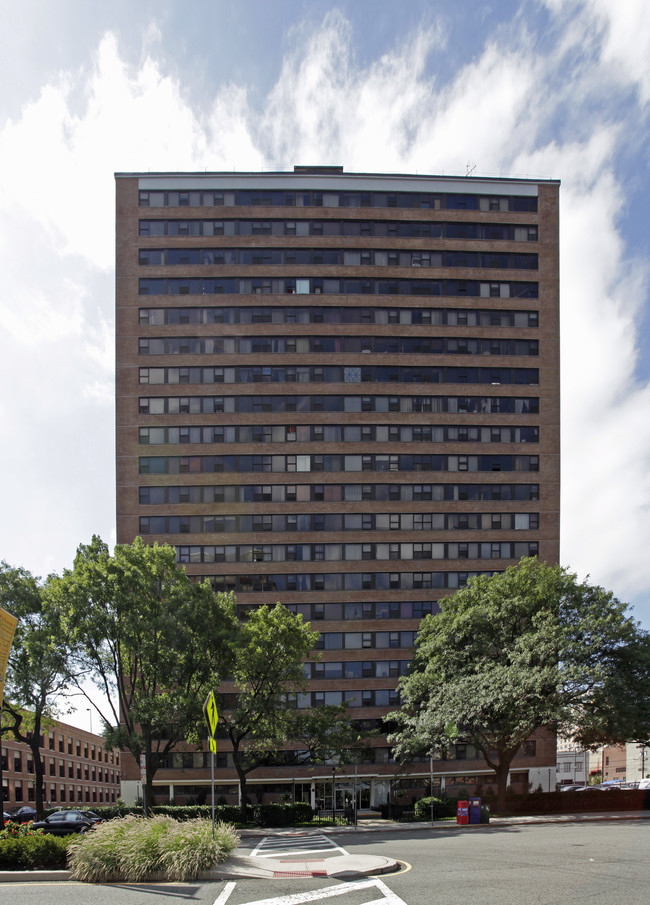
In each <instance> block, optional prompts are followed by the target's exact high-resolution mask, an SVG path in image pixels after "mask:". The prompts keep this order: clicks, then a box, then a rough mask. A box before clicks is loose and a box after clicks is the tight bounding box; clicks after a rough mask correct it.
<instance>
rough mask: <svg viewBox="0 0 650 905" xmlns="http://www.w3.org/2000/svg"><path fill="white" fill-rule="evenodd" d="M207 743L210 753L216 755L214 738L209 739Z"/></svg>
mask: <svg viewBox="0 0 650 905" xmlns="http://www.w3.org/2000/svg"><path fill="white" fill-rule="evenodd" d="M208 741H209V742H210V751H212V753H213V754H216V753H217V740H216V738H209V739H208Z"/></svg>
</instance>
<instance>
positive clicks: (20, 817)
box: [5, 806, 36, 823]
mask: <svg viewBox="0 0 650 905" xmlns="http://www.w3.org/2000/svg"><path fill="white" fill-rule="evenodd" d="M5 819H9V820H11V822H12V823H28V822H29V821H30V820H36V809H35V808H30V807H28V806H25V807H22V808H18V810H17V811H14V812H13V814H10V815H9V817H8V818H5Z"/></svg>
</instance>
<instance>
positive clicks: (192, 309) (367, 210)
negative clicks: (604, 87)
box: [116, 169, 560, 804]
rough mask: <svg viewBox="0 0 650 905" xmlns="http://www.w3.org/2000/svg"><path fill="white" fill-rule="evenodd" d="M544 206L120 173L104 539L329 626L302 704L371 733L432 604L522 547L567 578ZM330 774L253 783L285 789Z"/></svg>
mask: <svg viewBox="0 0 650 905" xmlns="http://www.w3.org/2000/svg"><path fill="white" fill-rule="evenodd" d="M558 189H559V186H558V184H557V183H556V182H539V183H538V182H534V181H529V180H498V179H497V180H474V179H463V178H438V177H415V176H371V175H358V174H344V173H342V172H338V171H336V170H331V171H329V172H328V171H313V172H310V171H309V169H307V171H303V172H296V173H286V174H283V173H268V174H262V173H258V174H246V173H242V174H218V173H215V174H195V175H193V174H173V173H172V174H148V175H147V174H133V175H132V174H120V175H118V177H117V278H116V295H117V316H116V323H117V513H118V526H117V539H118V542H121V543H127V542H131V541H132V540H133V538H134V537H135V536H137V535H138V534H142V536H143V537H144V538H145V540H150V541H151V542H153V541H155V540H158V541H165V542H167V543H171V544H174V545H176V546H177V549H178V551H179V559H180V560H181V561H182V562H185V563H186V567H187V570H188V572H189V573H190V574H192V575H197V576H209V577H210V578H211V579H212V580H213V581H214V582H215V586H216V587H217V588H219V589H221V588H223V589H229V588H232V589H234V590H236V592H237V595H238V601H239V604H240V606H241V607H247V606H255V605H258V604H262V603H275V602H276V601H277V600H281V602H282V603H284V604H285V605H286V606H288V607H290V608H292V609H295V610H296V611H298V612H302V613H303V615H304V616H305V618H306V619H308V620H309V621H311V622H312V624H313V625H314V626H315V627H316V628H318V630H319V631H320V632H321V633H322V642H321V643H322V652H321V664H322V665H321V666H318V667H317V666H315V665H312V666H310V667H309V668H310V672H311V678H312V684H311V692H310V694H311V695H312V697H311V698H310V699H309V701H307V702H306V704H307V705H309V704H311V705H314V704H317V703H320V702H321V700H322V701H324V702H326V703H330V702H336V701H339V700H346V699H347V700H348V701H349V703H350V710H351V715H352V716H353V717H354V718H355V719H358V720H363V721H366V722H365V723H362V724H361V725H362V726H364V725H365V726H366V727H367V726H369V725H371V724H372V722H373V721H374V722H376V721H378V720H379V719H380V718H381V717H382V716H383V715H384V714H385V713H387V712H389V711H390V710H391V709H394V708H395V706H397V701H396V699H395V696H394V691H395V688H396V684H397V677H398V676H399V674H400V672H403V670H404V669H405V668H406V667H405V664H406V663H407V662H408V660H409V657H410V648H411V645H412V642H413V637H414V633H415V632H416V631H417V627H418V624H419V621H420V618H421V616H422V615H423V614H424V613H426V612H428V611H430V610H433V611H435V605H436V601H437V600H439V599H440V597H442V596H443V595H444V594H447V593H452V592H453V589H454V588H455V587H457V586H459V585H462V583H463V582H464V581H465V580H466V577H467V574H468V573H472V572H474V573H476V572H481V571H492V570H500V569H504V568H506V567H507V566H508V565H510V564H512V563H513V562H514V561H516V560H517V559H518V558H519V557H520V556H521V555H527V554H529V553H531V554H534V553H537V554H538V555H539V557H540V558H541V559H542V560H544V561H546V562H550V563H554V562H557V560H558V555H559V481H560V459H559V262H558V254H559V252H558ZM337 255H338V257H337ZM307 259H308V263H305V261H306V260H307ZM330 665H331V668H330ZM317 670H318V671H317ZM553 745H554V743H552V742H549V743H548V745H547V744H546V742H544V743H543V744H542V743H540V744H538V745H537V750H536V753H535V754H533V755H530V754H529V755H526V756H523V755H522V757H520V758H519V759H518V760H517V762H516V763H515V765H514V766H513V774H516V775H517V776H518V777H519V778H518V779H517V780H515V781H516V782H521V783H523V782H524V778H523V777H524V774H526V775H528V773H529V772H530V781H532V782H533V784H534V785H537V784H538V782H542V779H540V777H541V776H542V773H541V772H540V771H543V770H546V769H551V770H552V771H553V781H554V771H555V750H554V746H553ZM222 748H223V754H222V756H221V758H220V766H218V769H217V776H218V782H219V783H221V784H222V789H223V794H224V797H228V796H230V795H232V794H234V793H233V792H232V789H233V786H234V783H235V774H234V771H233V769H232V764H231V762H230V761H229V760H228V756H227V750H226V749H225V742H224V743H222ZM551 748H552V749H553V750H552V751H551ZM372 749H373V752H372V754H371V762H370V763H365V764H359V765H358V775H363V776H365V777H367V778H368V782H369V783H370V784H371V785H372V791H371V799H372V798H373V796H374V798H376V799H377V801H380V800H384V799H385V795H386V790H387V789H389V790H390V788H391V783H393V784H394V783H395V782H397V781H398V779H399V781H402V780H403V777H402V778H401V779H400V778H399V777H398V779H396V775H397V772H398V768H397V767H396V765H395V764H394V763H392V761H391V759H390V752H389V749H388V748H387V746H386V742H385V740H383V739H381V738H379V739H375V740H374V741H373V743H372ZM547 749H548V750H547ZM224 756H225V763H224V761H223V758H224ZM199 761H200V758H198V759H196V760H192V765H191V766H190V757H189V755H188V756H187V757H186V758H185V764H186V765H185V766H183V765H182V763H183V761H182V758H181V757H180V756H179V757H178V758H177V759H176V762H174V761H172V762H171V763H170V766H169V769H168V770H163V771H160V773H159V774H158V776H157V778H156V782H157V784H158V785H159V786H160V795H161V797H163V798H164V797H166V796H167V795H168V794H169V791H170V787H171V788H172V792H173V794H174V796H175V797H176V800H180V799H181V798H182V796H183V794H184V793H183V789H185V790H191V794H189V795H186V796H185V797H190V798H195V797H197V795H199V796H200V794H201V793H200V792H197V791H196V790H197V789H200V788H202V787H203V785H204V784H205V782H206V781H207V779H208V777H209V769H208V765H207V763H206V765H205V766H203V765H202V762H201V763H200V762H199ZM461 766H462V770H460V767H461ZM132 767H133V769H131V770H128V776H129V778H130V779H131V780H133V781H135V780H137V778H138V771H137V769H136V767H135V764H133V765H132ZM481 769H483V770H485V769H486V768H485V765H484V764H483V767H482V768H481ZM478 770H479V766H478V765H477V764H476V763H475V762H473V761H467V762H463V763H462V764H460V763H458V762H454V763H453V764H446V763H445V764H438V765H437V766H436V768H435V772H436V774H437V775H438V776H439V777H440V778H442V777H444V776H448V777H462V776H465V777H468V776H472V775H475V774H476V773H477V771H478ZM348 772H349V770H348ZM428 772H429V767H428V764H423V765H422V766H421V767H420V766H419V765H414V766H413V773H414V774H417V775H420V776H421V777H428ZM544 775H545V774H544ZM328 776H329V781H330V783H331V768H328V767H320V768H319V767H313V768H301V769H294V768H290V767H277V768H274V769H270V768H269V769H268V770H262V769H260V770H258V771H256V772H255V773H254V774H253V775H252V777H251V782H252V783H253V784H254V783H256V782H259V783H260V784H265V785H266V786H267V793H268V795H267V797H268V796H271V797H273V795H274V794H276V793H275V792H273V791H269V790H270V788H271V785H272V784H276V785H278V784H280V785H282V784H283V783H284V787H285V789H290V790H291V792H292V794H293V786H292V784H293V783H294V782H296V783H307V784H309V783H311V782H312V779H313V778H314V777H317V779H314V782H321V783H326V781H327V777H328ZM423 781H424V779H423ZM544 781H545V780H544ZM542 785H544V783H543V782H542ZM278 787H279V786H278ZM544 787H545V786H544ZM393 788H394V785H393ZM375 792H376V794H375ZM278 794H279V793H278ZM311 794H312V796H314V795H315V796H316V797H318V794H319V793H318V789H316V788H312V790H311ZM371 803H373V804H374V803H375V801H371Z"/></svg>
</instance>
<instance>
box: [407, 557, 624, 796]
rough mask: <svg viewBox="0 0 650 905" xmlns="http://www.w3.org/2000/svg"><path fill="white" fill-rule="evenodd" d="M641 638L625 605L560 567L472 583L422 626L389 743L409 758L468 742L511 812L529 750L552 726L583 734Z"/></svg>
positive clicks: (524, 565)
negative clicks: (517, 761)
mask: <svg viewBox="0 0 650 905" xmlns="http://www.w3.org/2000/svg"><path fill="white" fill-rule="evenodd" d="M638 637H639V630H638V627H637V625H636V623H635V622H634V621H633V620H632V619H631V618H630V617H629V616H628V615H627V613H626V606H625V605H624V604H623V603H621V602H620V601H618V600H616V599H615V598H614V597H613V595H612V594H611V593H609V592H607V591H605V590H603V589H602V588H599V587H593V586H591V585H589V584H587V582H579V581H578V579H577V577H576V576H575V575H573V574H571V573H569V572H568V571H567V570H565V569H563V568H561V567H560V566H548V565H545V564H543V563H540V562H538V561H537V560H536V559H522V560H521V562H520V563H519V564H518V565H517V566H512V567H511V568H509V569H507V570H506V571H505V572H503V573H500V574H495V575H492V576H486V575H482V576H478V577H476V578H473V579H471V580H470V581H469V582H468V585H467V587H466V588H463V589H461V590H459V591H457V592H456V593H455V594H453V595H452V596H450V597H448V598H446V599H444V600H442V601H441V611H440V613H439V614H437V615H432V616H428V617H426V619H425V620H423V622H422V625H421V629H420V633H419V635H418V639H417V642H416V646H415V655H414V659H413V662H412V664H411V669H410V672H409V675H408V676H405V677H404V678H402V679H401V680H400V689H401V694H402V700H403V707H402V709H401V710H400V711H398V712H396V713H393V714H391V716H390V719H392V720H394V725H395V726H396V729H395V731H394V732H393V733H392V735H391V736H390V740H391V741H392V742H393V744H394V745H395V748H396V753H397V755H398V757H399V758H401V759H407V758H408V757H410V756H413V755H415V754H423V753H428V752H430V751H433V752H434V753H437V754H440V753H442V754H444V753H445V752H446V750H447V748H448V746H449V745H450V744H451V743H453V742H454V741H456V740H460V741H463V742H469V743H470V744H472V745H473V746H474V747H475V748H476V749H477V750H478V751H479V752H480V753H481V754H482V756H483V758H484V759H485V761H486V763H487V764H488V765H489V766H490V767H491V768H492V769H493V770H494V773H495V775H496V778H497V787H498V799H497V804H498V807H499V808H500V809H503V808H504V807H505V800H506V797H505V796H506V785H507V777H508V771H509V769H510V764H511V763H512V761H513V759H514V757H515V755H516V754H517V752H518V751H519V749H520V747H521V745H522V744H523V742H524V741H526V739H527V738H529V736H530V735H531V734H532V733H533V732H535V730H537V729H540V728H542V727H545V726H546V727H550V728H556V727H562V728H563V729H564V731H569V730H570V729H573V730H576V729H577V728H578V727H579V726H580V725H581V721H582V719H583V716H584V712H585V706H584V705H585V702H588V701H589V700H590V699H592V698H593V697H594V696H596V695H598V694H599V693H600V690H601V689H602V688H603V685H604V683H605V682H606V680H607V679H608V677H610V676H611V675H613V674H614V673H616V663H617V660H618V659H619V658H620V655H621V652H622V650H623V649H624V648H625V647H626V646H627V645H629V644H631V643H633V642H634V641H635V639H637V638H638ZM624 687H625V683H623V684H622V685H621V686H620V688H619V691H620V690H621V689H622V688H624ZM603 740H606V739H603Z"/></svg>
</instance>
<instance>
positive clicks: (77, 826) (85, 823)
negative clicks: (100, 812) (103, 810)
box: [34, 811, 101, 836]
mask: <svg viewBox="0 0 650 905" xmlns="http://www.w3.org/2000/svg"><path fill="white" fill-rule="evenodd" d="M97 823H101V817H98V816H97V814H93V812H92V811H56V812H55V813H54V814H50V816H49V817H46V818H45V820H39V821H37V822H36V823H34V829H35V830H43V831H44V832H46V833H53V834H54V835H55V836H67V835H68V834H69V833H87V832H88V830H90V829H92V828H93V827H94V826H95V824H97Z"/></svg>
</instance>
